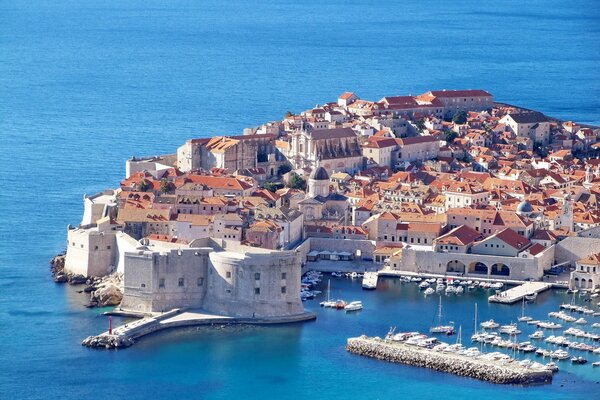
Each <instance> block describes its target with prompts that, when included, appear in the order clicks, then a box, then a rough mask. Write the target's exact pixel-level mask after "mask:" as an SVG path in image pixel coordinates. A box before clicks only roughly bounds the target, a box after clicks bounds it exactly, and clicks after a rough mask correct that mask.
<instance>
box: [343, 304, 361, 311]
mask: <svg viewBox="0 0 600 400" xmlns="http://www.w3.org/2000/svg"><path fill="white" fill-rule="evenodd" d="M362 308H363V305H362V301H351V302H350V303H348V304H346V305H345V306H344V310H345V311H346V312H348V311H358V310H362Z"/></svg>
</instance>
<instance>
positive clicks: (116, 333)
mask: <svg viewBox="0 0 600 400" xmlns="http://www.w3.org/2000/svg"><path fill="white" fill-rule="evenodd" d="M314 319H316V315H315V314H314V313H312V312H304V313H302V314H297V315H287V316H281V317H262V318H240V317H230V316H225V315H218V314H212V313H208V312H205V311H203V310H186V311H182V310H180V309H174V310H171V311H168V312H165V313H161V314H154V315H151V316H147V317H144V318H142V319H140V320H137V321H135V322H130V323H127V324H124V325H122V326H119V327H117V328H115V329H113V331H112V334H111V333H109V332H108V331H106V332H103V333H101V334H100V335H97V336H89V337H87V338H86V339H84V340H83V342H82V344H83V345H84V346H88V347H98V348H118V347H128V346H131V345H132V344H134V343H135V341H136V340H137V339H139V338H141V337H143V336H146V335H149V334H151V333H154V332H158V331H161V330H164V329H170V328H178V327H191V326H202V325H229V324H246V325H271V324H286V323H294V322H302V321H309V320H314Z"/></svg>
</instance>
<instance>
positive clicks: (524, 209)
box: [517, 200, 533, 213]
mask: <svg viewBox="0 0 600 400" xmlns="http://www.w3.org/2000/svg"><path fill="white" fill-rule="evenodd" d="M530 212H533V207H532V206H531V204H530V203H529V202H528V201H527V200H523V201H522V202H520V203H519V205H518V206H517V213H530Z"/></svg>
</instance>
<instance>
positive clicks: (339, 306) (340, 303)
mask: <svg viewBox="0 0 600 400" xmlns="http://www.w3.org/2000/svg"><path fill="white" fill-rule="evenodd" d="M346 305H348V303H346V302H345V301H344V300H337V301H336V302H335V308H337V309H338V310H343V309H344V308H345V307H346Z"/></svg>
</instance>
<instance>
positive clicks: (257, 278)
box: [254, 272, 260, 281]
mask: <svg viewBox="0 0 600 400" xmlns="http://www.w3.org/2000/svg"><path fill="white" fill-rule="evenodd" d="M254 280H255V281H260V272H256V273H254Z"/></svg>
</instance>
